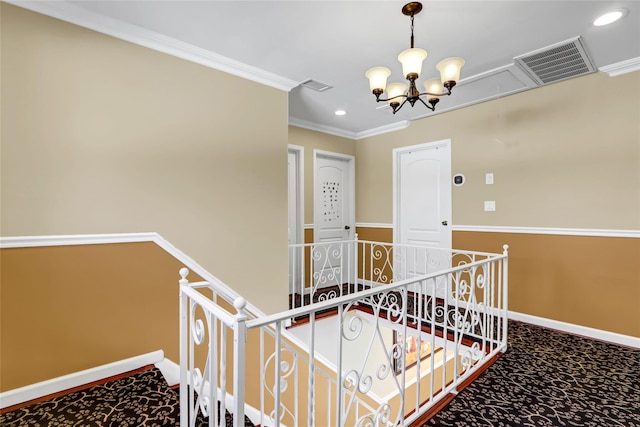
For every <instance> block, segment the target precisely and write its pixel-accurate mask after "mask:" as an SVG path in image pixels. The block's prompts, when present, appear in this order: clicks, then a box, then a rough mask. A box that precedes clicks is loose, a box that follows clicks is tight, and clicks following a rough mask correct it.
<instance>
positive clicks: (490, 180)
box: [484, 173, 493, 184]
mask: <svg viewBox="0 0 640 427" xmlns="http://www.w3.org/2000/svg"><path fill="white" fill-rule="evenodd" d="M484 182H485V184H493V174H492V173H488V174H485V176H484Z"/></svg>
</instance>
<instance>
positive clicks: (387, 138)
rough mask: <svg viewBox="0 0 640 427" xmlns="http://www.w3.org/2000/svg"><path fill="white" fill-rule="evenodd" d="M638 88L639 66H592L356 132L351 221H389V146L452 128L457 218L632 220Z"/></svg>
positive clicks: (639, 169) (639, 198) (636, 223)
mask: <svg viewBox="0 0 640 427" xmlns="http://www.w3.org/2000/svg"><path fill="white" fill-rule="evenodd" d="M594 88H597V90H594ZM462 89H463V88H460V90H462ZM639 93H640V72H634V73H629V74H626V75H622V76H619V77H613V78H612V77H608V76H607V75H605V74H602V73H597V74H592V75H588V76H584V77H580V78H576V79H572V80H568V81H565V82H560V83H557V84H553V85H549V86H546V87H542V88H539V89H536V90H532V91H527V92H522V93H520V94H516V95H512V96H508V97H505V98H502V99H499V100H495V101H491V102H485V103H482V104H478V105H475V106H472V107H468V108H463V109H460V110H456V111H453V112H448V113H445V114H440V115H433V116H430V117H428V118H425V119H422V120H417V121H415V122H412V123H411V125H410V126H409V127H408V128H407V129H404V130H401V131H397V132H392V133H388V134H384V135H380V136H375V137H371V138H366V139H363V140H359V141H357V143H356V157H357V161H358V168H357V169H356V185H357V191H356V205H357V209H356V212H357V221H358V222H370V223H391V222H392V220H393V212H392V203H393V202H392V190H393V189H392V150H393V149H394V148H397V147H403V146H409V145H414V144H421V143H427V142H432V141H437V140H441V139H448V138H450V139H451V144H452V145H451V147H452V172H453V173H454V174H456V173H462V174H464V175H465V176H466V178H467V183H466V184H465V185H464V186H462V187H453V190H452V197H453V223H454V224H456V225H495V226H521V227H522V226H525V227H560V228H596V229H623V230H624V229H630V230H638V229H640V179H639V177H640V126H639V117H640V96H638V94H639ZM453 96H455V93H454V95H453ZM405 108H407V107H405ZM416 108H419V107H416ZM488 172H492V173H493V174H494V180H495V184H493V185H485V184H484V175H485V173H488ZM485 200H495V202H496V207H497V210H496V211H495V212H484V210H483V201H485Z"/></svg>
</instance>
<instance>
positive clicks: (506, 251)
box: [502, 245, 509, 255]
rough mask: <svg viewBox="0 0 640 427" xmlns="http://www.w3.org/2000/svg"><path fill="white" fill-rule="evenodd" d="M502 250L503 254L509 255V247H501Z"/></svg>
mask: <svg viewBox="0 0 640 427" xmlns="http://www.w3.org/2000/svg"><path fill="white" fill-rule="evenodd" d="M502 249H503V250H504V252H503V253H504V254H505V255H507V254H508V253H509V245H503V246H502Z"/></svg>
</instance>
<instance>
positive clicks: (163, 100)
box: [0, 3, 288, 312]
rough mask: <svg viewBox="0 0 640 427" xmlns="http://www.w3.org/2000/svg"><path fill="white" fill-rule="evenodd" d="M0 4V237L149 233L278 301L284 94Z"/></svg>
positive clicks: (248, 291) (240, 287) (255, 294)
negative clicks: (157, 234)
mask: <svg viewBox="0 0 640 427" xmlns="http://www.w3.org/2000/svg"><path fill="white" fill-rule="evenodd" d="M1 8H2V9H1V11H2V30H1V31H2V40H1V43H2V64H1V67H2V68H1V72H2V82H1V84H2V87H1V89H2V100H1V108H2V117H1V118H2V133H1V138H2V140H1V144H2V145H1V149H2V159H1V162H2V163H1V166H2V171H1V174H2V183H1V185H2V187H1V190H2V206H1V223H0V225H1V234H2V236H30V235H66V234H95V233H128V232H151V231H154V232H158V233H160V234H161V235H162V236H163V237H164V238H166V239H167V240H169V241H170V242H172V243H173V244H174V245H175V246H176V247H178V248H179V249H181V250H182V251H184V252H185V253H187V254H189V255H190V256H191V257H193V258H194V259H195V260H196V261H197V262H199V263H201V264H202V265H203V266H204V267H205V268H207V269H208V270H209V271H211V272H212V273H213V274H215V275H217V276H218V277H219V278H220V279H221V280H223V281H224V282H225V283H227V284H229V285H230V286H231V287H233V288H234V289H235V290H236V291H237V292H239V293H240V294H242V295H243V296H245V297H246V298H247V299H248V300H249V301H251V302H252V303H254V304H256V305H257V306H258V307H259V308H261V309H263V310H264V311H267V312H274V311H278V310H281V309H285V308H286V295H287V262H288V261H287V249H286V248H287V166H286V151H287V141H288V124H287V122H288V117H287V112H288V105H287V93H286V92H284V91H280V90H277V89H273V88H269V87H266V86H263V85H260V84H258V83H254V82H250V81H247V80H244V79H241V78H238V77H235V76H231V75H228V74H225V73H222V72H219V71H216V70H212V69H209V68H206V67H203V66H200V65H197V64H193V63H190V62H187V61H184V60H181V59H178V58H175V57H171V56H168V55H165V54H162V53H158V52H155V51H152V50H149V49H146V48H143V47H140V46H137V45H133V44H131V43H127V42H124V41H121V40H118V39H115V38H112V37H109V36H106V35H103V34H99V33H96V32H93V31H90V30H87V29H84V28H81V27H78V26H75V25H71V24H68V23H65V22H62V21H58V20H56V19H53V18H50V17H46V16H43V15H39V14H36V13H33V12H30V11H26V10H24V9H21V8H18V7H15V6H12V5H8V4H6V3H2V4H1ZM247 99H251V102H247ZM247 124H250V126H248V125H247ZM257 272H260V274H259V275H258V273H257ZM176 274H177V273H176ZM176 277H177V276H176ZM176 298H177V293H176ZM176 301H177V299H176ZM176 303H177V302H176Z"/></svg>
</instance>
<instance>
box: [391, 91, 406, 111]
mask: <svg viewBox="0 0 640 427" xmlns="http://www.w3.org/2000/svg"><path fill="white" fill-rule="evenodd" d="M402 96H404V97H405V98H404V101H402V104H400V105H399V106H398V107H396V108H394V109H393V114H395V113H397V112H398V111H400V109H401V108H402V106H403V105H404V104H406V103H407V100H408V99H409V98H407V97H406V95H402ZM396 98H397V96H396Z"/></svg>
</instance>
